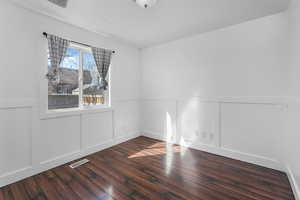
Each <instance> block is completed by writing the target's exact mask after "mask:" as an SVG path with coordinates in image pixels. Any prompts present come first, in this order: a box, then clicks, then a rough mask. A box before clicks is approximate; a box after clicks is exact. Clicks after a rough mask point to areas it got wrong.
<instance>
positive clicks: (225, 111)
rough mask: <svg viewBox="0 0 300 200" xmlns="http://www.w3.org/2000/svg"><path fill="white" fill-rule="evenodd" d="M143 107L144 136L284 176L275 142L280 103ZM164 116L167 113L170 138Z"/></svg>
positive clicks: (155, 103) (198, 101)
mask: <svg viewBox="0 0 300 200" xmlns="http://www.w3.org/2000/svg"><path fill="white" fill-rule="evenodd" d="M141 105H142V122H141V131H142V133H143V135H145V136H149V137H153V138H157V139H162V140H166V141H169V142H175V143H177V144H181V145H185V146H188V147H192V148H196V149H200V150H204V151H209V152H212V153H216V154H220V155H223V156H228V157H232V158H235V159H239V160H243V161H246V162H251V163H255V164H259V165H263V166H266V167H270V168H274V169H279V170H282V165H281V164H280V163H279V159H280V158H279V156H278V155H280V154H279V153H278V151H280V146H278V145H279V142H278V141H279V140H280V135H281V133H282V127H283V124H282V123H283V121H282V117H283V113H284V109H283V108H284V106H283V105H284V104H283V103H280V102H279V101H278V99H275V98H274V101H266V99H265V98H261V99H260V98H257V99H253V98H252V99H247V98H244V99H243V98H236V99H235V98H227V99H226V98H220V99H209V100H207V99H202V98H197V97H194V98H189V99H187V100H181V99H174V100H164V99H161V100H158V99H156V100H148V99H145V100H143V101H142V103H141ZM166 113H171V115H170V116H171V119H172V131H171V132H168V131H166V128H165V127H168V116H166ZM166 133H169V134H166ZM174 137H176V138H177V139H176V140H172V139H170V138H174Z"/></svg>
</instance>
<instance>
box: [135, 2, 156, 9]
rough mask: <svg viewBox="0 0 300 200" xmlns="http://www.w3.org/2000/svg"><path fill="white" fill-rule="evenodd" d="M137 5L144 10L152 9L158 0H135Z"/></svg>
mask: <svg viewBox="0 0 300 200" xmlns="http://www.w3.org/2000/svg"><path fill="white" fill-rule="evenodd" d="M133 1H134V2H135V3H136V4H138V5H139V6H141V7H142V8H150V7H152V6H154V5H155V4H156V2H157V0H133Z"/></svg>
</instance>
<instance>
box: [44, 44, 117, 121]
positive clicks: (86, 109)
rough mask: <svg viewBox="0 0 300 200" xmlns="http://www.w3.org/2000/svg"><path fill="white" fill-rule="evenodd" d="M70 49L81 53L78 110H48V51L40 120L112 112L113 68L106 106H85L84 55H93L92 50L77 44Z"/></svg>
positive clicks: (109, 72) (106, 95)
mask: <svg viewBox="0 0 300 200" xmlns="http://www.w3.org/2000/svg"><path fill="white" fill-rule="evenodd" d="M68 48H73V49H76V50H78V51H79V70H78V72H79V74H78V81H79V84H78V88H79V97H78V98H79V105H78V107H76V108H59V109H49V108H48V79H47V78H46V76H45V74H47V72H48V53H47V51H46V59H45V60H46V62H47V64H45V66H46V67H44V68H43V69H44V70H42V71H41V73H42V75H41V77H42V80H41V82H42V84H41V85H40V86H41V87H40V91H41V92H40V93H41V94H42V95H41V98H40V102H43V103H42V104H40V110H42V112H40V118H41V119H43V118H52V117H57V116H67V115H74V114H75V115H76V114H81V113H90V112H101V111H103V112H106V111H111V110H112V107H111V86H110V83H111V66H112V64H111V65H110V68H109V71H108V74H107V76H108V77H107V81H108V88H107V90H106V92H105V96H104V101H105V103H104V104H97V105H93V104H91V105H84V104H83V98H82V97H83V90H82V89H83V54H84V53H91V54H92V49H91V48H90V47H88V46H83V45H80V44H76V43H72V42H71V43H70V45H69V47H68Z"/></svg>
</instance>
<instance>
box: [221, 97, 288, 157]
mask: <svg viewBox="0 0 300 200" xmlns="http://www.w3.org/2000/svg"><path fill="white" fill-rule="evenodd" d="M282 109H283V108H282V106H278V105H265V104H238V103H236V104H232V103H225V104H222V105H221V119H222V120H221V130H222V143H221V144H222V148H225V149H229V150H233V151H240V152H244V153H248V154H253V155H258V156H262V157H265V158H269V159H272V160H276V159H277V155H279V153H280V152H277V151H278V150H280V149H279V148H278V144H280V135H281V133H282V131H283V129H282V128H283V127H282V122H283V110H282Z"/></svg>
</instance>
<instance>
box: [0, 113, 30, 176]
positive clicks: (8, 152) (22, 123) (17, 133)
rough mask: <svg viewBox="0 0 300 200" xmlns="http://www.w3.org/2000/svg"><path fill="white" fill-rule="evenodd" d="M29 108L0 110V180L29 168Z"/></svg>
mask: <svg viewBox="0 0 300 200" xmlns="http://www.w3.org/2000/svg"><path fill="white" fill-rule="evenodd" d="M30 116H31V108H19V109H16V108H7V109H4V108H3V109H0V158H1V160H0V178H1V177H4V176H5V175H6V174H9V173H13V172H14V171H17V170H22V169H25V168H28V167H30V166H31V130H32V121H31V117H30Z"/></svg>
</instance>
